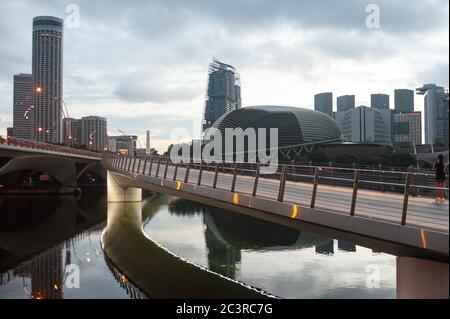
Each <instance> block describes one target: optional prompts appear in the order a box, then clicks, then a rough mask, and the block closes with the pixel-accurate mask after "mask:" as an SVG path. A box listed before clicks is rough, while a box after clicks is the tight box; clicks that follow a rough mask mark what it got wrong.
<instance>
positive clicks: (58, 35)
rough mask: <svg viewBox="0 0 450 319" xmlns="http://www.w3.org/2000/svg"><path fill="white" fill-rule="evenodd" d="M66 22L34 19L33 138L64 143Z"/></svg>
mask: <svg viewBox="0 0 450 319" xmlns="http://www.w3.org/2000/svg"><path fill="white" fill-rule="evenodd" d="M63 23H64V22H63V20H62V19H59V18H55V17H47V16H41V17H35V18H34V19H33V57H32V64H33V65H32V74H33V81H32V82H33V105H34V120H33V124H32V138H33V139H35V140H38V141H42V142H47V143H62V141H63V134H62V107H61V103H62V96H63Z"/></svg>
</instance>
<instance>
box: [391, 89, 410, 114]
mask: <svg viewBox="0 0 450 319" xmlns="http://www.w3.org/2000/svg"><path fill="white" fill-rule="evenodd" d="M394 108H395V111H396V112H399V113H410V112H414V91H413V90H408V89H397V90H395V91H394Z"/></svg>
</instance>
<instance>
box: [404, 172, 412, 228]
mask: <svg viewBox="0 0 450 319" xmlns="http://www.w3.org/2000/svg"><path fill="white" fill-rule="evenodd" d="M409 185H410V181H409V173H407V174H406V180H405V192H404V196H403V209H402V225H405V224H406V214H407V212H408V199H409Z"/></svg>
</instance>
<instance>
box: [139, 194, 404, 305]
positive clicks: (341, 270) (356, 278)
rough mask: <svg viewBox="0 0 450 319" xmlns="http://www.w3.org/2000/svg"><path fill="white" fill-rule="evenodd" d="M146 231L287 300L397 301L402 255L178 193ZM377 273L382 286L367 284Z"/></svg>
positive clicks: (171, 246) (164, 243) (166, 244)
mask: <svg viewBox="0 0 450 319" xmlns="http://www.w3.org/2000/svg"><path fill="white" fill-rule="evenodd" d="M144 231H145V232H146V233H147V234H148V235H149V236H151V238H152V239H153V240H155V241H157V242H158V243H160V244H161V245H162V246H164V247H166V248H167V249H169V250H171V251H172V252H174V253H176V254H177V255H180V256H182V257H184V258H187V259H189V260H191V261H193V262H195V263H197V264H199V265H201V266H204V267H207V268H209V269H210V270H213V271H215V272H218V273H220V274H223V275H225V276H227V277H230V278H233V279H237V280H239V281H242V282H244V283H246V284H249V285H252V286H256V287H259V288H262V289H264V290H266V291H268V292H270V293H273V294H275V295H278V296H281V297H285V298H395V293H396V257H395V256H392V255H388V254H384V253H379V252H374V251H372V250H371V249H368V248H365V247H361V246H355V245H353V244H351V243H348V242H344V241H340V240H334V239H330V238H328V237H325V236H322V235H318V234H312V233H307V232H302V231H298V230H294V229H290V228H287V227H285V226H280V225H275V224H272V223H269V222H265V221H261V220H257V219H254V218H252V217H248V216H245V215H240V214H236V213H230V212H227V211H224V210H221V209H218V208H214V207H207V206H203V205H199V204H196V203H193V202H188V201H184V200H177V199H174V198H172V199H171V200H170V201H169V205H168V206H163V207H161V208H160V210H159V212H158V214H156V215H155V216H154V217H153V218H152V219H151V221H150V222H148V223H147V224H146V225H145V227H144ZM378 274H379V285H378V288H376V287H371V288H368V287H367V286H368V285H371V284H372V286H376V285H374V284H373V283H372V281H371V279H373V276H372V277H370V276H371V275H375V276H376V275H378Z"/></svg>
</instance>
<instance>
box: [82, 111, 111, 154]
mask: <svg viewBox="0 0 450 319" xmlns="http://www.w3.org/2000/svg"><path fill="white" fill-rule="evenodd" d="M107 132H108V131H107V123H106V118H104V117H99V116H86V117H82V118H81V145H85V146H86V148H87V149H89V150H93V151H104V150H107V149H108V144H107V143H108V136H107Z"/></svg>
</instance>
